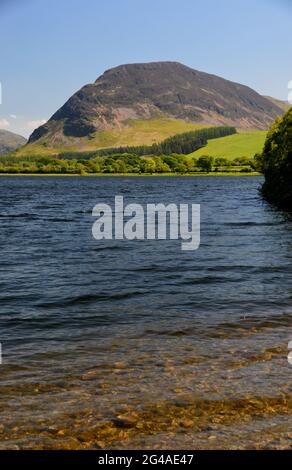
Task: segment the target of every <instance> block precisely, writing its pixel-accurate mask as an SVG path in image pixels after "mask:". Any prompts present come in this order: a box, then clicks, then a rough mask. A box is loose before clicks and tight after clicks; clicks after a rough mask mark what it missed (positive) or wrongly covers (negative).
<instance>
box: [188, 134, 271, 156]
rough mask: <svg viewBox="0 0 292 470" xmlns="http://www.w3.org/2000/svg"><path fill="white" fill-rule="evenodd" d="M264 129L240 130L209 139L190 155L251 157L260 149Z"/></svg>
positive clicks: (263, 141)
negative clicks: (233, 133)
mask: <svg viewBox="0 0 292 470" xmlns="http://www.w3.org/2000/svg"><path fill="white" fill-rule="evenodd" d="M266 135H267V133H266V131H254V132H242V133H238V134H235V135H230V136H227V137H221V138H219V139H214V140H210V141H209V142H208V145H207V146H206V147H203V148H201V149H200V150H197V151H196V152H194V153H192V154H191V155H192V156H195V157H201V156H202V155H210V156H212V157H215V158H216V157H224V158H228V159H233V158H237V157H249V158H250V157H253V156H254V155H255V154H256V153H259V152H261V151H262V149H263V146H264V143H265V139H266Z"/></svg>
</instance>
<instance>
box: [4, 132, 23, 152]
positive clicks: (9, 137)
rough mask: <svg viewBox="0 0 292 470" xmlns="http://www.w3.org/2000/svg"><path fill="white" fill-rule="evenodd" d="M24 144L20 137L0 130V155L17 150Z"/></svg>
mask: <svg viewBox="0 0 292 470" xmlns="http://www.w3.org/2000/svg"><path fill="white" fill-rule="evenodd" d="M25 143H26V139H25V138H24V137H22V136H21V135H17V134H14V133H13V132H9V131H5V130H3V129H0V155H3V154H5V153H7V152H11V151H13V150H16V149H18V148H19V147H21V146H22V145H24V144H25Z"/></svg>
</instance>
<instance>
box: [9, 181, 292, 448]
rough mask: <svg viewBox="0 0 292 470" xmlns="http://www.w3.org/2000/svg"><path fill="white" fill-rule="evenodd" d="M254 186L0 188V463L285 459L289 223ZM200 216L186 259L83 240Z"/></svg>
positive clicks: (173, 252)
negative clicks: (118, 200)
mask: <svg viewBox="0 0 292 470" xmlns="http://www.w3.org/2000/svg"><path fill="white" fill-rule="evenodd" d="M261 183H262V178H261V177H1V178H0V223H1V230H0V247H1V248H0V250H1V264H0V301H1V304H0V311H1V316H0V323H1V324H0V326H1V333H0V341H1V343H2V353H3V358H2V359H3V364H2V365H1V366H0V371H1V394H0V438H1V442H0V449H98V448H106V449H225V448H231V449H232V448H234V449H239V448H242V449H246V448H249V449H251V448H253V449H254V448H256V449H262V448H267V449H270V448H277V449H284V448H285V449H286V448H291V447H292V429H291V414H292V387H291V377H292V366H291V365H289V363H288V361H287V355H288V342H289V341H291V340H292V331H291V326H292V289H291V286H292V216H291V215H290V216H289V214H287V213H285V212H281V211H278V210H276V209H275V208H273V207H272V206H270V205H268V204H267V203H265V202H264V201H263V200H262V199H261V197H260V194H259V191H258V189H259V187H260V185H261ZM115 195H122V196H123V197H124V200H125V203H131V202H138V203H140V204H146V203H153V202H154V203H158V202H163V203H165V204H166V203H170V202H172V203H176V204H180V203H188V204H192V203H193V204H201V245H200V248H199V249H198V250H196V251H186V252H184V251H182V250H181V242H180V240H159V241H156V240H145V241H143V240H135V241H128V240H108V241H97V240H94V239H93V237H92V233H91V230H92V224H93V222H94V219H93V217H92V215H91V212H92V209H93V207H94V205H95V204H97V203H98V202H105V203H108V204H113V201H114V196H115Z"/></svg>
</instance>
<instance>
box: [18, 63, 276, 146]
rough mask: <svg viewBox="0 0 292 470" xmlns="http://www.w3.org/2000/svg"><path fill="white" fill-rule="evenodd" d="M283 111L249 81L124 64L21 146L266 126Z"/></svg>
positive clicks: (123, 141)
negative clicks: (203, 129) (222, 126)
mask: <svg viewBox="0 0 292 470" xmlns="http://www.w3.org/2000/svg"><path fill="white" fill-rule="evenodd" d="M281 114H283V109H282V107H281V106H279V104H277V103H274V102H272V101H271V100H270V99H267V98H265V97H263V96H261V95H259V94H258V93H257V92H255V91H254V90H252V89H251V88H249V87H247V86H244V85H240V84H238V83H233V82H231V81H228V80H225V79H223V78H220V77H217V76H215V75H210V74H207V73H204V72H199V71H197V70H193V69H191V68H190V67H186V66H185V65H182V64H180V63H177V62H154V63H147V64H129V65H121V66H119V67H115V68H113V69H111V70H108V71H106V72H105V73H104V74H103V75H102V76H101V77H99V78H98V79H97V80H96V81H95V83H93V84H90V85H86V86H84V87H83V88H82V89H81V90H79V91H78V92H77V93H75V94H74V95H73V96H72V97H71V98H70V99H69V100H68V101H67V102H66V103H65V104H64V106H62V107H61V108H60V109H59V110H58V111H57V112H56V113H55V114H54V115H53V116H52V117H51V119H50V120H49V121H48V122H47V123H46V124H45V125H43V126H41V127H39V128H38V129H36V130H35V131H34V132H33V134H32V135H31V137H30V139H29V145H28V146H26V147H25V148H24V149H23V150H21V152H22V153H24V154H25V153H39V154H42V153H60V152H62V151H68V150H69V151H70V150H74V151H84V150H93V149H95V148H104V147H114V146H120V145H139V144H152V143H153V142H159V141H161V140H163V138H166V137H168V136H170V135H173V134H177V133H179V132H186V131H189V130H192V129H195V128H198V127H202V126H221V125H228V126H230V125H231V126H235V127H237V128H240V129H244V130H254V129H259V130H264V129H267V128H268V127H269V126H270V125H271V124H272V122H273V121H274V119H275V118H276V117H277V116H279V115H281ZM179 129H180V130H179Z"/></svg>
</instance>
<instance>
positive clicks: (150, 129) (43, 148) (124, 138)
mask: <svg viewBox="0 0 292 470" xmlns="http://www.w3.org/2000/svg"><path fill="white" fill-rule="evenodd" d="M128 125H129V127H124V128H121V129H112V130H105V131H101V132H99V133H97V134H96V135H95V136H92V137H91V138H90V139H78V140H76V139H74V141H73V140H72V145H67V146H65V145H63V146H55V147H48V146H47V145H45V144H44V143H41V142H40V143H38V142H36V143H35V144H33V145H27V146H25V147H23V148H22V149H21V150H20V151H18V152H17V154H18V155H19V156H21V155H22V156H28V155H36V154H37V155H54V154H60V153H63V152H68V151H72V152H73V151H74V152H75V151H77V152H78V151H79V152H81V151H84V152H87V151H94V150H97V149H101V148H108V147H119V146H125V147H126V146H130V145H131V146H136V145H151V144H153V143H158V142H161V141H162V140H164V139H166V138H167V137H171V136H173V135H176V134H181V133H183V132H189V131H193V130H197V129H201V128H204V127H209V126H207V125H203V124H196V123H193V122H186V121H182V120H179V119H170V118H165V117H161V118H157V119H149V120H137V121H129V122H128Z"/></svg>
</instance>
